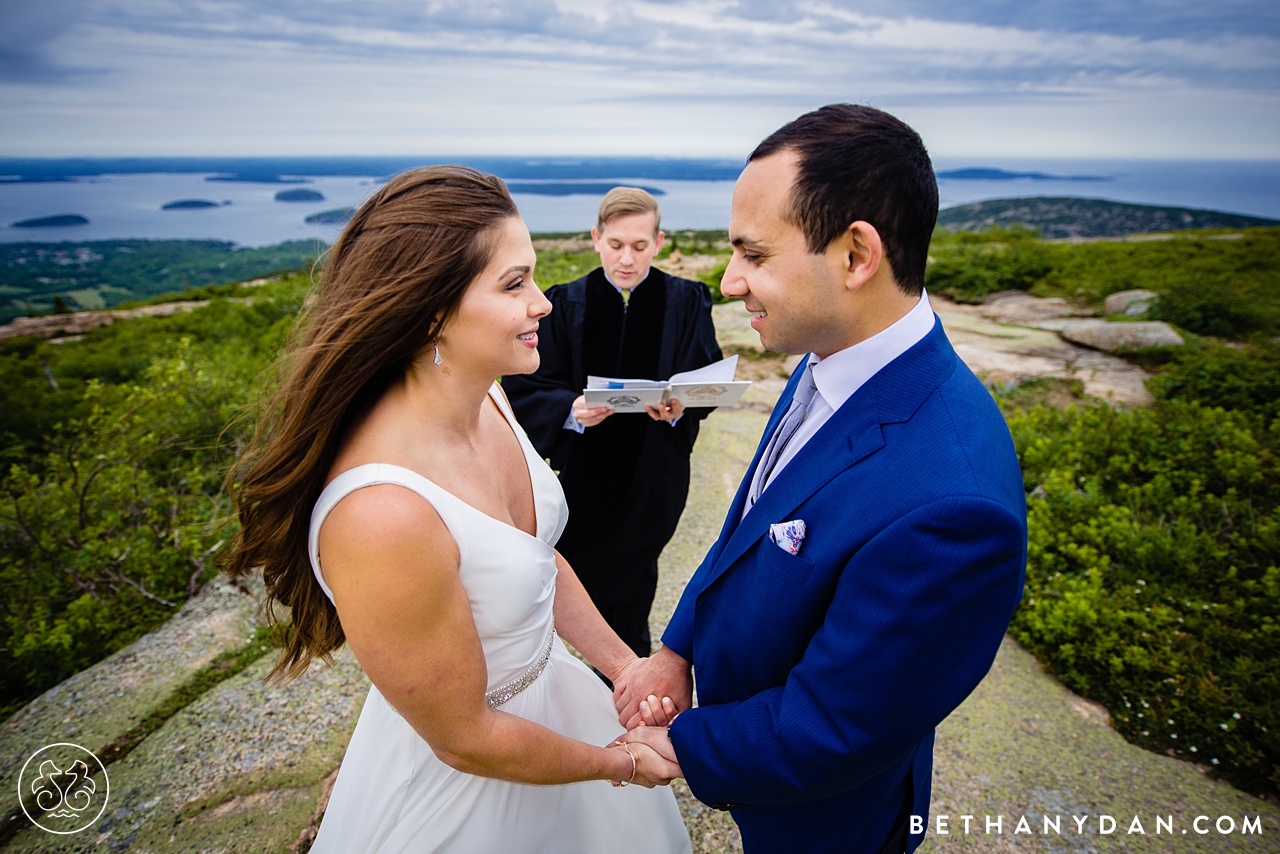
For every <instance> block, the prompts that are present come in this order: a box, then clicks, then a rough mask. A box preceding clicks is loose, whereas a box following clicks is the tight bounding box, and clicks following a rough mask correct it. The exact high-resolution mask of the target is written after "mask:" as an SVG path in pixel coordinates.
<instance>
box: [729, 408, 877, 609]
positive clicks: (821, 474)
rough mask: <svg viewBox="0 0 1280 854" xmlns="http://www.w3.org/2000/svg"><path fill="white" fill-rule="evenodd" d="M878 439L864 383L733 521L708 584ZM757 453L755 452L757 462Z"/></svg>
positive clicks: (738, 507)
mask: <svg viewBox="0 0 1280 854" xmlns="http://www.w3.org/2000/svg"><path fill="white" fill-rule="evenodd" d="M789 404H790V401H789V400H788V405H789ZM784 411H785V410H784ZM772 432H773V431H772V430H771V431H769V433H766V434H765V435H766V436H768V435H772ZM883 445H884V436H883V434H882V433H881V431H880V418H879V416H878V414H877V412H876V405H875V393H874V391H873V390H872V389H871V387H870V386H869V385H864V386H863V387H862V388H860V389H858V391H857V393H856V394H854V395H853V396H852V397H850V398H849V399H848V400H847V401H845V403H844V405H843V406H841V407H840V409H839V410H838V411H837V412H835V413H834V414H833V415H832V416H831V418H830V419H829V420H828V421H827V423H826V424H823V425H822V429H821V430H819V431H818V432H817V433H815V434H814V436H813V438H811V439H810V440H809V441H808V442H806V443H805V446H804V447H803V448H801V449H800V451H799V453H797V454H796V455H795V456H794V457H793V458H792V459H791V461H790V462H788V463H787V465H786V467H785V468H784V469H783V470H782V471H780V472H778V476H777V477H775V478H774V480H773V482H772V483H770V484H769V488H768V489H766V490H765V491H764V492H763V493H762V494H761V495H760V500H759V501H757V502H756V503H755V504H754V505H753V506H752V508H751V509H750V510H748V511H747V515H746V516H744V517H743V519H742V524H740V525H738V527H737V529H736V530H735V531H734V532H733V534H732V536H730V538H729V542H728V543H726V544H725V547H724V551H722V552H721V553H720V555H719V556H718V557H717V558H716V565H715V568H714V569H713V570H712V571H711V577H710V578H709V579H708V581H707V584H708V585H710V584H711V583H712V582H714V581H715V579H716V578H718V577H719V576H720V574H721V573H722V572H724V570H725V569H727V568H728V567H729V566H731V565H732V564H733V562H734V561H735V560H737V559H738V558H739V557H741V556H742V554H743V553H744V552H746V550H747V549H748V548H750V547H751V546H752V544H754V543H755V542H756V541H757V540H759V539H760V538H761V537H763V536H764V535H765V533H766V532H767V531H768V530H769V525H770V524H771V523H773V522H776V521H780V520H781V519H782V518H783V517H784V516H785V515H786V514H787V513H789V512H791V511H792V510H794V509H795V508H796V507H798V506H800V505H801V504H803V503H804V501H805V499H807V498H808V497H809V496H810V495H813V494H814V493H815V492H817V491H818V490H819V489H821V488H822V487H823V486H825V485H826V484H827V482H828V481H830V480H831V479H832V478H833V477H835V476H836V475H838V474H839V473H840V472H842V471H844V470H845V469H847V468H849V467H850V466H852V465H854V464H855V463H857V462H859V461H861V460H863V459H865V458H866V457H868V456H870V455H871V454H873V453H875V452H876V451H878V450H879V449H880V448H881V446H883ZM762 446H763V443H762ZM759 456H760V454H759V452H757V453H756V457H757V462H758V460H759ZM754 471H755V464H753V465H752V472H751V475H754ZM750 483H751V478H750V476H749V477H748V478H747V479H746V480H744V482H743V484H744V486H743V487H742V488H741V489H739V492H743V493H744V494H743V495H742V496H741V497H742V500H741V501H735V502H734V505H735V509H736V511H737V512H738V513H741V512H742V507H743V506H744V504H745V492H744V490H745V489H749V488H750Z"/></svg>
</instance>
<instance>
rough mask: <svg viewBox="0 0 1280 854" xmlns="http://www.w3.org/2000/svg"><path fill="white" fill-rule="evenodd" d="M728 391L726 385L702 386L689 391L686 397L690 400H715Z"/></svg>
mask: <svg viewBox="0 0 1280 854" xmlns="http://www.w3.org/2000/svg"><path fill="white" fill-rule="evenodd" d="M728 390H729V387H728V386H725V385H700V386H696V387H694V388H691V389H689V390H688V391H687V392H685V396H686V397H688V398H689V399H690V400H715V399H716V398H717V397H719V396H720V395H722V394H724V393H725V392H726V391H728Z"/></svg>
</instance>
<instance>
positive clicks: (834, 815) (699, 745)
mask: <svg viewBox="0 0 1280 854" xmlns="http://www.w3.org/2000/svg"><path fill="white" fill-rule="evenodd" d="M800 373H801V371H799V370H797V371H796V373H795V374H794V375H793V376H792V378H791V382H790V384H789V385H788V386H787V389H786V391H785V392H784V393H783V395H782V398H781V399H780V400H779V401H778V405H777V406H776V407H775V408H774V412H773V416H772V418H771V419H770V421H769V426H768V428H767V429H766V430H765V433H764V437H763V438H762V440H761V443H760V449H758V450H757V451H756V458H755V460H754V461H753V462H752V464H751V468H750V469H748V471H747V474H746V477H745V478H744V479H743V481H742V484H741V485H740V486H739V488H738V494H737V497H736V498H735V499H734V502H733V506H732V507H731V508H730V510H729V516H728V519H727V520H726V522H725V525H724V530H722V531H721V533H720V539H719V540H718V541H717V542H716V544H715V546H713V547H712V549H711V551H710V553H709V554H708V555H707V557H706V559H705V560H704V561H703V562H702V565H701V566H700V567H699V568H698V570H697V572H696V573H694V575H693V578H692V579H691V580H690V581H689V585H688V587H687V588H686V589H685V591H684V595H683V596H682V598H681V600H680V605H679V607H678V608H677V609H676V612H675V615H674V616H673V617H672V619H671V623H670V625H669V626H668V627H667V630H666V633H665V634H664V635H663V637H662V641H663V643H664V644H666V645H667V646H668V647H670V648H671V649H672V650H673V651H675V652H677V653H679V654H680V655H681V656H683V657H684V658H685V659H687V660H689V661H691V662H693V665H694V673H695V676H696V680H697V687H698V702H699V705H698V707H697V708H694V709H691V710H689V711H687V712H685V713H684V714H682V715H680V717H679V718H677V720H676V722H675V723H674V724H673V725H672V727H671V740H672V742H673V744H674V746H675V750H676V755H677V757H678V758H679V760H680V765H681V767H682V768H683V769H684V772H685V775H686V778H687V780H688V783H689V787H690V788H691V789H692V791H693V793H694V794H695V795H696V796H697V797H698V799H699V800H701V801H703V802H705V803H708V804H711V805H712V806H717V807H720V808H731V809H732V811H733V817H734V819H735V820H736V821H737V823H738V826H739V828H740V829H741V831H742V841H743V847H744V849H745V850H746V851H748V852H751V851H783V850H785V851H788V852H792V854H798V852H802V851H805V852H820V851H832V852H834V851H839V852H842V854H845V853H846V852H867V854H877V852H879V851H880V848H881V846H882V845H883V844H884V843H885V840H886V839H887V837H888V835H889V833H890V831H891V830H892V829H893V826H894V821H895V819H897V818H898V816H899V814H900V811H901V810H902V809H903V808H904V807H905V806H906V805H907V804H908V803H910V806H911V811H912V812H913V813H914V814H916V815H921V816H925V817H926V819H925V820H926V822H927V820H928V819H927V816H928V807H929V793H930V783H931V777H932V771H933V731H934V727H935V726H937V724H938V723H939V722H940V721H941V720H942V719H943V718H945V717H946V716H947V715H948V714H949V713H950V712H951V711H952V710H953V709H955V708H956V706H958V705H959V704H960V702H961V701H962V700H964V698H965V697H966V696H968V694H969V692H971V691H972V690H973V689H974V687H975V686H976V685H977V684H978V682H979V681H980V680H981V679H982V677H983V676H984V675H985V674H986V672H987V670H988V669H989V668H990V666H991V662H992V661H993V660H994V658H995V654H996V650H997V649H998V647H999V645H1000V640H1001V638H1002V637H1003V635H1004V632H1005V629H1006V628H1007V627H1008V624H1009V619H1010V617H1011V616H1012V614H1013V610H1014V608H1015V607H1016V606H1017V604H1018V601H1019V599H1020V598H1021V596H1022V583H1023V578H1024V574H1025V569H1026V542H1027V539H1026V497H1025V494H1024V490H1023V485H1022V475H1021V472H1020V471H1019V468H1018V460H1017V456H1016V455H1015V453H1014V448H1013V441H1012V439H1011V438H1010V436H1009V430H1008V428H1007V427H1006V426H1005V422H1004V419H1003V417H1002V416H1001V414H1000V411H999V409H998V408H997V406H996V405H995V402H994V401H993V400H992V399H991V395H990V394H989V393H988V392H987V390H986V389H985V388H984V387H983V386H982V384H981V383H980V382H979V381H978V380H977V378H976V377H974V375H973V373H972V372H971V371H970V370H969V369H968V368H967V367H966V366H965V365H964V364H963V363H962V362H961V361H960V360H959V358H958V357H957V356H956V354H955V351H954V350H953V349H952V348H951V344H950V342H948V340H947V338H946V335H945V334H944V332H943V330H942V324H941V322H939V321H937V320H936V318H935V321H934V327H933V330H932V331H931V332H930V333H929V334H928V335H927V336H925V338H924V339H923V340H921V341H920V342H919V343H917V344H916V345H915V346H913V347H912V348H911V349H910V350H908V351H907V352H906V353H904V354H903V355H901V356H900V357H898V358H897V359H895V360H894V361H893V362H892V363H890V364H889V365H887V366H886V367H885V368H884V369H883V370H881V371H880V372H879V373H877V374H876V375H875V376H874V377H872V379H871V380H870V381H868V382H867V383H866V384H865V385H864V386H862V388H860V389H859V390H858V391H857V392H856V393H855V394H854V395H853V396H852V397H850V398H849V399H848V400H847V401H845V403H844V405H843V406H841V407H840V409H839V410H837V411H836V412H835V413H834V414H833V415H832V416H831V418H830V420H828V421H827V423H826V424H824V425H823V426H822V428H821V429H820V430H819V431H818V432H817V433H816V434H815V435H814V436H813V437H812V438H811V439H810V440H809V442H808V443H807V444H806V445H805V446H804V447H803V448H802V449H801V450H800V452H799V453H797V454H796V456H795V457H794V458H793V459H792V460H791V461H790V462H789V463H788V464H787V466H786V467H785V468H784V469H783V470H782V471H781V472H780V473H779V474H778V476H777V477H776V478H775V479H774V481H773V482H772V483H771V484H770V485H769V488H768V489H766V490H765V492H764V494H763V495H762V496H761V498H760V501H759V502H758V503H757V504H756V505H755V506H754V507H752V508H751V510H750V512H748V513H747V515H746V517H745V518H742V521H741V523H739V522H738V520H739V518H740V517H742V509H743V507H744V506H745V501H746V493H747V491H748V489H749V486H750V483H751V478H752V474H753V473H754V471H755V468H756V466H757V465H758V463H759V460H760V454H761V450H762V449H763V448H764V447H765V445H766V443H767V441H768V438H769V436H770V435H772V433H773V430H774V428H775V427H776V426H777V423H778V421H779V420H780V419H781V418H782V415H783V413H785V412H786V409H787V407H788V406H789V405H790V402H791V396H792V393H793V391H794V389H795V386H796V383H797V381H798V378H799V375H800ZM792 519H803V520H804V522H805V524H806V526H807V529H808V531H807V536H806V538H805V541H804V543H803V545H802V547H801V549H800V553H799V555H791V554H790V553H788V552H785V551H783V550H782V549H781V548H779V547H778V546H776V545H775V544H774V543H773V542H772V541H771V540H770V539H769V536H768V533H769V525H770V524H771V523H775V522H784V521H788V520H792ZM921 839H922V835H920V834H917V835H913V836H912V837H911V838H910V841H909V845H908V850H909V851H911V850H914V849H915V847H916V846H917V845H919V843H920V840H921Z"/></svg>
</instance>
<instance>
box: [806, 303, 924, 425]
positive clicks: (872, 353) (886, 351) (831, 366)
mask: <svg viewBox="0 0 1280 854" xmlns="http://www.w3.org/2000/svg"><path fill="white" fill-rule="evenodd" d="M934 322H935V318H934V315H933V308H932V307H931V306H930V305H929V295H928V294H927V293H925V292H924V291H921V292H920V301H919V302H917V303H916V304H915V307H914V308H912V309H911V311H908V312H907V313H906V314H904V315H903V316H902V317H900V318H899V319H898V320H897V322H895V323H894V324H893V325H892V326H890V327H889V328H888V329H884V330H881V331H880V332H877V333H876V334H875V335H872V336H871V337H870V338H868V339H867V340H865V341H859V342H858V343H857V344H854V345H853V346H852V347H846V348H844V349H843V350H840V351H838V352H835V353H832V354H831V355H830V356H828V357H826V358H825V359H823V358H819V357H818V356H810V357H809V364H811V365H813V383H814V385H816V386H817V387H818V394H820V395H822V399H823V400H824V401H826V403H827V405H828V406H830V407H831V411H832V412H834V411H836V410H837V409H839V408H840V407H841V406H843V405H844V402H845V401H846V400H848V399H849V398H850V397H852V396H853V393H854V392H856V391H857V390H858V389H860V388H862V386H863V385H864V384H865V383H866V382H867V380H869V379H871V378H872V377H874V376H875V375H876V374H877V373H879V372H880V371H881V369H883V368H884V367H885V366H886V365H888V364H889V363H890V362H892V361H893V360H894V359H896V358H898V357H899V356H901V355H902V354H903V353H905V352H907V351H908V350H910V349H911V348H912V347H914V346H915V345H916V344H917V343H918V342H919V341H921V340H922V339H923V338H924V337H925V336H926V335H928V334H929V332H930V331H931V330H932V329H933V324H934Z"/></svg>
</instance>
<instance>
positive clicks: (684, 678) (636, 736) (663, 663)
mask: <svg viewBox="0 0 1280 854" xmlns="http://www.w3.org/2000/svg"><path fill="white" fill-rule="evenodd" d="M613 702H614V705H615V706H616V707H617V709H618V723H620V724H622V725H623V726H625V727H626V728H627V732H626V733H624V734H623V735H620V736H618V738H617V740H616V741H614V742H613V744H611V745H609V746H610V747H615V746H616V747H617V748H618V749H627V750H628V751H629V752H630V753H631V754H632V756H633V758H634V759H635V770H636V773H635V776H634V778H633V779H632V780H631V782H633V783H636V784H637V785H641V786H645V787H646V788H652V787H653V786H665V785H667V784H669V783H670V782H671V781H672V780H673V779H675V778H676V777H683V776H684V772H682V771H681V770H680V763H679V761H678V760H677V759H676V752H675V748H674V747H672V745H671V739H670V737H669V736H668V735H667V726H668V725H669V724H670V723H671V722H672V721H673V720H675V718H676V715H678V714H680V712H682V711H684V710H685V709H687V708H689V707H690V706H691V705H693V676H692V673H691V672H690V669H689V663H688V662H687V661H685V660H684V659H683V658H681V657H680V656H678V655H676V654H675V653H674V652H671V651H670V650H669V649H666V648H665V647H664V648H662V649H660V650H659V651H658V652H657V653H655V654H654V655H653V656H651V657H649V658H636V659H632V661H630V662H629V663H628V664H626V665H625V666H624V667H623V668H622V670H621V671H620V672H619V673H618V674H617V676H616V678H615V679H614V680H613ZM624 745H625V746H626V747H624Z"/></svg>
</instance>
